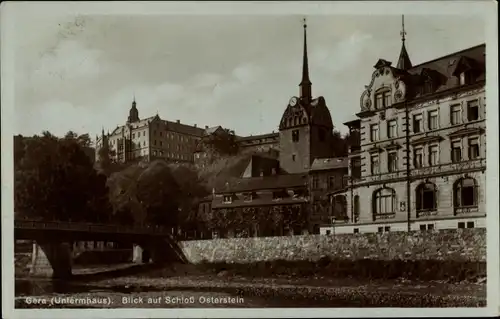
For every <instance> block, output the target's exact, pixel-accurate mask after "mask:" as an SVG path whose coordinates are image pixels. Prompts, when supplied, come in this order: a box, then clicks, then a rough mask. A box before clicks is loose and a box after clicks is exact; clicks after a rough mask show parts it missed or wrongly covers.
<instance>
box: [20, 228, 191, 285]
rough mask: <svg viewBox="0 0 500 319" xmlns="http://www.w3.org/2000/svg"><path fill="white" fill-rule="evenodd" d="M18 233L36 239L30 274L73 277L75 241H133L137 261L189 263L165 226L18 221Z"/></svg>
mask: <svg viewBox="0 0 500 319" xmlns="http://www.w3.org/2000/svg"><path fill="white" fill-rule="evenodd" d="M14 236H15V239H16V240H32V241H35V244H34V245H33V254H32V266H31V271H30V273H31V274H33V275H43V276H52V277H53V278H57V279H64V278H68V277H71V275H72V270H71V269H72V256H73V252H72V250H73V247H74V246H73V243H74V242H80V241H107V242H115V243H120V244H131V245H133V247H134V249H133V260H134V261H135V262H142V261H144V260H149V259H151V260H152V262H154V263H166V262H183V263H186V262H187V259H186V257H185V256H184V254H183V252H182V250H181V248H180V247H179V245H178V243H177V241H176V240H175V239H174V237H173V235H172V233H171V230H170V229H167V228H164V227H156V226H121V225H108V224H92V223H74V222H60V221H41V220H15V221H14Z"/></svg>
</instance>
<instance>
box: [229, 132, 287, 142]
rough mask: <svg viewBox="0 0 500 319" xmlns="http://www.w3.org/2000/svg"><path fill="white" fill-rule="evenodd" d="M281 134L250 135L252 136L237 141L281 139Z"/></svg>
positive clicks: (239, 138)
mask: <svg viewBox="0 0 500 319" xmlns="http://www.w3.org/2000/svg"><path fill="white" fill-rule="evenodd" d="M279 136H280V134H279V133H274V132H273V133H268V134H261V135H250V136H242V137H238V138H236V140H237V141H253V140H261V139H266V138H279Z"/></svg>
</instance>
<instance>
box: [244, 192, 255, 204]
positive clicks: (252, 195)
mask: <svg viewBox="0 0 500 319" xmlns="http://www.w3.org/2000/svg"><path fill="white" fill-rule="evenodd" d="M255 197H256V196H255V193H245V194H243V201H245V202H251V201H252V200H253V199H254V198H255Z"/></svg>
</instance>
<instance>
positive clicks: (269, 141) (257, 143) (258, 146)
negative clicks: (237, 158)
mask: <svg viewBox="0 0 500 319" xmlns="http://www.w3.org/2000/svg"><path fill="white" fill-rule="evenodd" d="M237 142H238V146H239V148H240V151H241V152H273V151H274V152H276V153H277V152H279V144H280V135H279V133H275V132H272V133H269V134H261V135H250V136H243V137H238V138H237Z"/></svg>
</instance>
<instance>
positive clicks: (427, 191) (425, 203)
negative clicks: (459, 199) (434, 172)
mask: <svg viewBox="0 0 500 319" xmlns="http://www.w3.org/2000/svg"><path fill="white" fill-rule="evenodd" d="M415 199H416V204H417V213H418V212H425V211H435V210H436V209H437V202H436V199H437V196H436V186H435V185H434V184H432V183H425V184H420V185H418V186H417V192H416V198H415Z"/></svg>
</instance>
